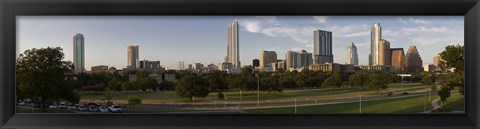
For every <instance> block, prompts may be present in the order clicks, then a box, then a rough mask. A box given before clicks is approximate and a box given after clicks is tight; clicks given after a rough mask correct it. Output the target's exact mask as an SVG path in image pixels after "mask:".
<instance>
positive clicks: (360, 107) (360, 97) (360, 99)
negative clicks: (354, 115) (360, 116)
mask: <svg viewBox="0 0 480 129" xmlns="http://www.w3.org/2000/svg"><path fill="white" fill-rule="evenodd" d="M358 97H359V101H360V105H359V111H360V113H362V95H358Z"/></svg>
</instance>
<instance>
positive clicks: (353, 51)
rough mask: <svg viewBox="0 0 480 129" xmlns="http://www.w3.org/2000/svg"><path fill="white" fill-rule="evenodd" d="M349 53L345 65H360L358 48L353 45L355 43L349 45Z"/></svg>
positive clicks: (346, 55)
mask: <svg viewBox="0 0 480 129" xmlns="http://www.w3.org/2000/svg"><path fill="white" fill-rule="evenodd" d="M346 51H347V53H346V54H345V64H352V65H358V53H357V46H355V44H353V42H350V44H348V46H347V49H346Z"/></svg>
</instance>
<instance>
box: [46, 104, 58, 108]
mask: <svg viewBox="0 0 480 129" xmlns="http://www.w3.org/2000/svg"><path fill="white" fill-rule="evenodd" d="M57 107H58V106H57V104H50V105H49V106H48V108H57Z"/></svg>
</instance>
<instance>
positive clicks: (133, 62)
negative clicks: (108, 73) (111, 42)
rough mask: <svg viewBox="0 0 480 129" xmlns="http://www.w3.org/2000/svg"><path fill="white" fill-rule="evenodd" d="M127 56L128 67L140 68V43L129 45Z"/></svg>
mask: <svg viewBox="0 0 480 129" xmlns="http://www.w3.org/2000/svg"><path fill="white" fill-rule="evenodd" d="M127 58H128V60H127V63H128V64H127V68H140V60H139V50H138V45H136V46H135V45H129V46H128V54H127Z"/></svg>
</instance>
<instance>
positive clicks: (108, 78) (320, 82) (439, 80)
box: [16, 45, 464, 106]
mask: <svg viewBox="0 0 480 129" xmlns="http://www.w3.org/2000/svg"><path fill="white" fill-rule="evenodd" d="M440 55H441V57H442V59H443V60H442V61H441V62H440V66H441V68H442V69H448V68H455V72H454V73H450V74H434V73H428V72H417V73H414V74H413V75H412V77H409V78H405V79H404V81H408V82H421V83H423V84H425V85H432V89H435V90H437V89H436V86H435V84H441V85H443V86H442V87H441V88H440V89H438V94H439V95H440V96H441V97H442V100H445V99H446V98H447V97H448V96H449V95H450V91H451V90H452V89H458V90H459V91H460V92H461V93H462V94H463V87H464V85H463V82H464V65H463V62H464V57H463V46H460V45H450V46H447V47H446V49H445V50H444V51H443V52H442V53H440ZM64 58H65V57H64V54H63V50H62V48H60V47H55V48H53V47H47V48H41V49H35V48H33V49H30V50H26V51H25V52H24V53H22V54H20V55H19V57H18V58H17V60H16V80H17V81H16V85H17V86H16V90H17V100H23V99H31V100H32V101H35V102H39V103H41V104H42V106H44V105H45V104H47V103H50V102H55V101H68V102H72V103H78V101H79V100H80V97H79V92H80V91H100V92H106V91H108V92H111V91H140V90H142V91H145V90H152V89H155V90H170V91H176V92H177V96H179V97H182V98H190V99H192V100H193V99H194V98H195V97H205V96H207V95H208V94H209V93H211V92H218V95H217V96H219V97H221V96H223V95H222V92H225V91H240V92H241V91H256V90H257V88H258V90H260V91H262V92H272V93H281V92H282V91H283V90H284V89H305V88H320V87H330V88H332V90H335V88H338V87H342V86H347V87H360V89H361V90H376V91H377V93H379V91H380V90H382V89H386V88H388V86H387V84H389V83H399V82H401V77H399V76H397V75H396V73H388V72H357V73H341V72H338V71H332V72H320V71H309V70H303V71H301V72H297V71H293V72H290V71H287V72H279V71H276V72H253V71H252V69H249V68H242V69H241V72H240V74H227V73H226V72H225V71H211V72H210V73H203V74H196V73H193V72H190V71H185V70H180V71H174V70H168V71H164V72H159V73H158V74H164V73H171V74H175V76H176V78H177V79H176V80H175V81H173V82H169V81H165V79H162V80H163V81H162V83H161V84H158V83H157V82H156V80H155V79H153V78H150V77H148V74H149V73H147V72H144V71H133V72H131V73H125V74H124V75H121V74H118V73H116V72H113V73H110V72H104V73H80V74H78V75H77V79H68V78H66V77H65V73H72V72H73V69H74V66H73V64H72V62H71V61H64ZM130 74H132V75H135V77H136V79H135V81H133V82H129V75H130Z"/></svg>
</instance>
